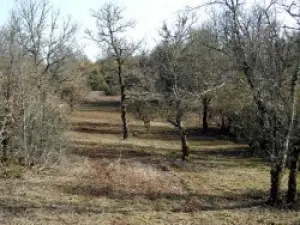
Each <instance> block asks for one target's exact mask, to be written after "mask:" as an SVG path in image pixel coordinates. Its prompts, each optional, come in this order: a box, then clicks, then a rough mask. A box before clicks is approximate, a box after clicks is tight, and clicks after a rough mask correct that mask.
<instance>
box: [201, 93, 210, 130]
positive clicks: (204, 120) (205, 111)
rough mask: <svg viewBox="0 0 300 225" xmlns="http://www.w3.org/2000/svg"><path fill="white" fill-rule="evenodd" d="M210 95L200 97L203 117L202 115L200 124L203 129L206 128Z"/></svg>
mask: <svg viewBox="0 0 300 225" xmlns="http://www.w3.org/2000/svg"><path fill="white" fill-rule="evenodd" d="M210 101H211V97H209V96H207V95H205V96H204V97H203V99H202V104H203V117H202V125H203V129H205V130H206V129H208V121H207V116H208V106H209V104H210Z"/></svg>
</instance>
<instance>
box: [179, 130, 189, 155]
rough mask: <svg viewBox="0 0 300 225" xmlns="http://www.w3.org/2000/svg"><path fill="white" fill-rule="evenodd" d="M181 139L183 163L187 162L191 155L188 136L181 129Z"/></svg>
mask: <svg viewBox="0 0 300 225" xmlns="http://www.w3.org/2000/svg"><path fill="white" fill-rule="evenodd" d="M179 129H180V136H181V137H180V139H181V152H182V155H181V159H182V161H187V159H188V157H189V155H190V147H189V145H188V142H187V134H186V131H185V130H184V129H183V128H182V127H180V128H179Z"/></svg>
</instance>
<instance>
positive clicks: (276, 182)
mask: <svg viewBox="0 0 300 225" xmlns="http://www.w3.org/2000/svg"><path fill="white" fill-rule="evenodd" d="M282 174H283V167H282V165H280V164H279V165H278V164H276V163H273V165H271V172H270V175H271V187H270V196H269V200H268V203H270V204H280V203H281V202H282V195H281V191H280V187H281V180H282Z"/></svg>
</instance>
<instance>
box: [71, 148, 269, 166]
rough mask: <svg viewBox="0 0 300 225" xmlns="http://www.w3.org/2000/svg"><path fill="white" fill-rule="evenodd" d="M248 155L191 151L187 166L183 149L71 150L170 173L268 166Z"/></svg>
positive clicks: (229, 151) (237, 151)
mask: <svg viewBox="0 0 300 225" xmlns="http://www.w3.org/2000/svg"><path fill="white" fill-rule="evenodd" d="M244 151H245V152H244ZM247 151H248V150H247V149H245V148H237V149H214V150H201V151H192V153H191V156H190V159H189V160H188V162H187V164H182V163H180V162H181V161H180V154H181V152H180V149H173V150H172V149H170V148H165V149H164V148H159V149H158V148H156V147H153V146H135V145H134V144H124V145H120V144H111V145H109V144H105V145H104V144H103V145H102V146H101V147H98V146H82V147H75V148H73V149H72V150H71V153H72V154H75V155H79V156H83V157H87V158H90V159H92V160H98V159H108V160H111V161H115V160H118V159H122V160H125V161H131V162H138V163H142V164H146V165H149V164H150V165H152V166H154V167H156V168H157V169H162V167H161V165H165V166H168V167H169V169H172V168H173V169H175V168H176V169H181V170H184V171H189V170H191V171H194V170H199V169H201V171H203V170H210V169H211V168H215V169H218V168H222V169H224V168H227V169H232V168H236V167H241V166H242V167H257V166H263V165H267V163H266V162H265V161H264V160H263V159H261V158H255V157H251V155H250V153H248V152H247Z"/></svg>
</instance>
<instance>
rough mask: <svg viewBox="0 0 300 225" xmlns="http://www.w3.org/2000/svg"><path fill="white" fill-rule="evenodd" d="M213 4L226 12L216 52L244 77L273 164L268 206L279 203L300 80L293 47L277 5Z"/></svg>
mask: <svg viewBox="0 0 300 225" xmlns="http://www.w3.org/2000/svg"><path fill="white" fill-rule="evenodd" d="M213 3H214V4H220V6H222V7H223V10H224V11H223V14H222V19H221V20H220V21H219V27H218V29H219V34H220V36H219V41H220V42H221V43H222V44H221V47H220V48H216V50H218V51H222V52H224V53H225V54H227V55H229V56H230V58H231V59H232V60H233V62H234V64H235V65H236V68H237V70H238V71H241V72H242V73H243V74H244V76H245V80H246V82H247V85H248V86H249V90H250V93H251V96H252V98H253V102H254V104H255V106H256V110H257V117H256V118H257V121H258V124H257V125H258V126H259V130H260V132H261V135H260V136H261V139H262V141H263V144H262V143H261V144H262V145H261V147H262V148H264V149H265V151H266V152H268V153H269V156H270V160H271V172H270V174H271V187H270V197H269V202H270V203H272V204H274V203H280V202H281V192H280V185H281V178H282V173H283V170H284V167H285V162H286V158H287V155H288V151H289V143H290V137H291V132H292V130H293V129H292V127H293V121H294V100H295V97H294V96H295V87H296V85H295V84H296V83H297V80H298V75H296V73H295V70H294V69H293V68H294V67H293V62H295V58H296V56H297V51H294V49H295V44H294V42H293V40H291V39H290V38H289V37H288V35H287V33H286V32H285V30H284V29H283V26H282V25H281V24H280V23H279V22H278V20H277V11H276V10H277V6H276V1H271V2H270V4H269V5H267V6H259V5H255V6H253V7H252V8H251V9H250V10H249V9H248V10H245V9H244V8H243V3H242V1H240V0H222V1H216V2H213ZM287 85H288V88H287ZM288 89H290V90H291V91H287V90H288Z"/></svg>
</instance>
